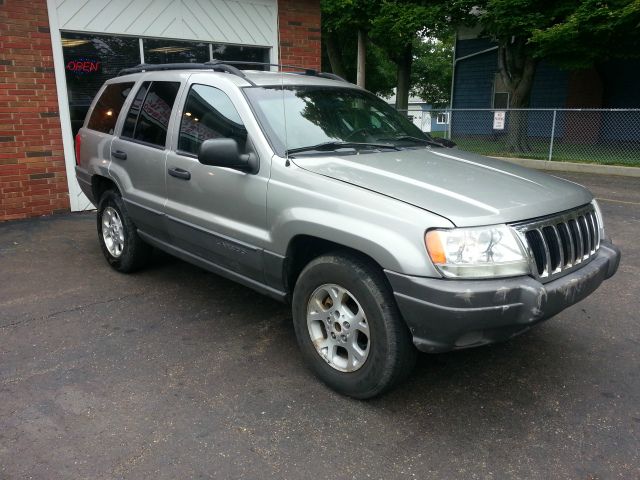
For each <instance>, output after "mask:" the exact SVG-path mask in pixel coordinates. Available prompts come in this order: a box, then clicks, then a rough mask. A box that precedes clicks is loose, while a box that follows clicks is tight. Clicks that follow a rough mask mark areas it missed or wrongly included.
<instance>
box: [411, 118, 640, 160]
mask: <svg viewBox="0 0 640 480" xmlns="http://www.w3.org/2000/svg"><path fill="white" fill-rule="evenodd" d="M405 112H406V113H407V115H408V116H409V118H410V119H411V120H412V121H413V123H414V124H415V125H416V126H418V127H419V128H420V129H421V130H422V131H424V132H429V133H430V134H431V135H432V136H435V137H445V138H448V139H451V140H453V141H454V142H455V143H456V144H457V145H458V147H459V148H460V149H462V150H468V151H471V152H476V153H480V154H482V155H488V156H492V157H516V158H534V159H540V160H553V161H562V162H590V163H599V164H607V165H626V166H636V167H640V109H506V110H494V109H452V110H451V109H447V110H434V109H419V108H411V109H409V110H408V111H405Z"/></svg>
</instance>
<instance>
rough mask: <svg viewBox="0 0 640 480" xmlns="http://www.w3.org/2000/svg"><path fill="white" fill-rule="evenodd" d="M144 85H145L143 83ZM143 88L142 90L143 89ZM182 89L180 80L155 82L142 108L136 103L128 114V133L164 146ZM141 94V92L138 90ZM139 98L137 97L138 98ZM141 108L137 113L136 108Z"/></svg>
mask: <svg viewBox="0 0 640 480" xmlns="http://www.w3.org/2000/svg"><path fill="white" fill-rule="evenodd" d="M143 87H144V85H143ZM142 89H143V88H141V89H140V90H141V91H142ZM179 89H180V82H153V83H151V86H150V87H149V89H148V91H147V92H146V96H145V97H144V102H143V103H142V108H141V109H140V107H139V106H136V105H135V102H134V105H132V106H131V110H130V111H129V114H128V115H127V135H125V133H124V131H123V136H128V137H130V138H133V139H135V140H139V141H141V142H145V143H150V144H152V145H158V146H160V147H163V146H164V144H165V142H166V141H167V129H168V127H169V119H170V118H171V109H172V108H173V103H174V102H175V100H176V95H177V94H178V90H179ZM138 93H139V94H140V92H138ZM136 100H137V98H136ZM136 108H137V109H139V112H138V113H137V114H136V112H135V111H134V109H136ZM134 116H136V117H137V121H136V123H135V126H134V128H133V135H131V133H132V132H131V127H130V125H131V119H132V118H133V117H134Z"/></svg>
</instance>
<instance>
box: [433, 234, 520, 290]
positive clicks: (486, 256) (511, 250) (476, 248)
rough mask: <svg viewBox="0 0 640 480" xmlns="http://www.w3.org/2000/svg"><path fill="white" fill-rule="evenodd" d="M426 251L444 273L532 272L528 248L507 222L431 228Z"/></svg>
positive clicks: (498, 274)
mask: <svg viewBox="0 0 640 480" xmlns="http://www.w3.org/2000/svg"><path fill="white" fill-rule="evenodd" d="M425 244H426V246H427V252H429V256H430V257H431V260H432V261H433V263H434V264H435V265H436V267H437V268H438V269H439V270H440V271H441V272H442V274H443V275H444V276H445V277H451V278H487V277H511V276H516V275H527V274H529V273H530V269H529V262H528V260H527V256H526V254H525V251H524V249H523V247H522V244H521V243H520V240H518V238H517V237H516V234H515V232H514V231H513V230H512V229H511V228H509V227H507V226H506V225H494V226H489V227H475V228H454V229H450V230H430V231H428V232H427V233H426V235H425Z"/></svg>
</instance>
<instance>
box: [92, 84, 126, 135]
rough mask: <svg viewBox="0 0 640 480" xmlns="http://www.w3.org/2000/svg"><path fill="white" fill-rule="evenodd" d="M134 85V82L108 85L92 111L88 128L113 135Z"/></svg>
mask: <svg viewBox="0 0 640 480" xmlns="http://www.w3.org/2000/svg"><path fill="white" fill-rule="evenodd" d="M133 85H134V82H124V83H112V84H110V85H107V88H105V89H104V91H103V92H102V95H100V98H99V99H98V101H97V102H96V106H95V107H94V109H93V111H92V112H91V116H90V117H89V121H88V122H87V128H89V129H91V130H97V131H98V132H103V133H108V134H110V135H112V134H113V131H114V129H115V127H116V121H117V120H118V115H120V110H122V106H123V105H124V102H125V100H126V99H127V96H129V93H131V89H132V88H133Z"/></svg>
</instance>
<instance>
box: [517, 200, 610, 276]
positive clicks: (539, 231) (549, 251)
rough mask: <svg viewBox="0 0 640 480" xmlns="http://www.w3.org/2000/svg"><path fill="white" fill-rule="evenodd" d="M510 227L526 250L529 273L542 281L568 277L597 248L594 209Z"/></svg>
mask: <svg viewBox="0 0 640 480" xmlns="http://www.w3.org/2000/svg"><path fill="white" fill-rule="evenodd" d="M512 226H513V227H514V228H515V229H516V231H517V232H518V234H519V235H520V238H521V240H523V243H525V245H526V246H527V247H528V250H529V258H530V263H531V271H532V272H533V274H534V276H536V277H538V278H539V279H541V280H545V281H548V280H551V279H553V278H555V277H558V276H561V275H564V274H565V273H568V272H569V271H571V270H573V269H575V268H577V267H578V266H579V265H580V264H581V263H583V262H585V261H587V260H589V259H590V258H591V257H592V256H593V255H594V254H595V253H596V252H597V251H598V249H599V248H600V226H599V225H598V216H597V215H596V213H595V210H594V208H593V205H586V206H584V207H580V208H578V209H575V210H570V211H568V212H564V213H561V214H558V215H553V216H550V217H545V218H540V219H537V220H532V221H528V222H522V223H517V224H513V225H512Z"/></svg>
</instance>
